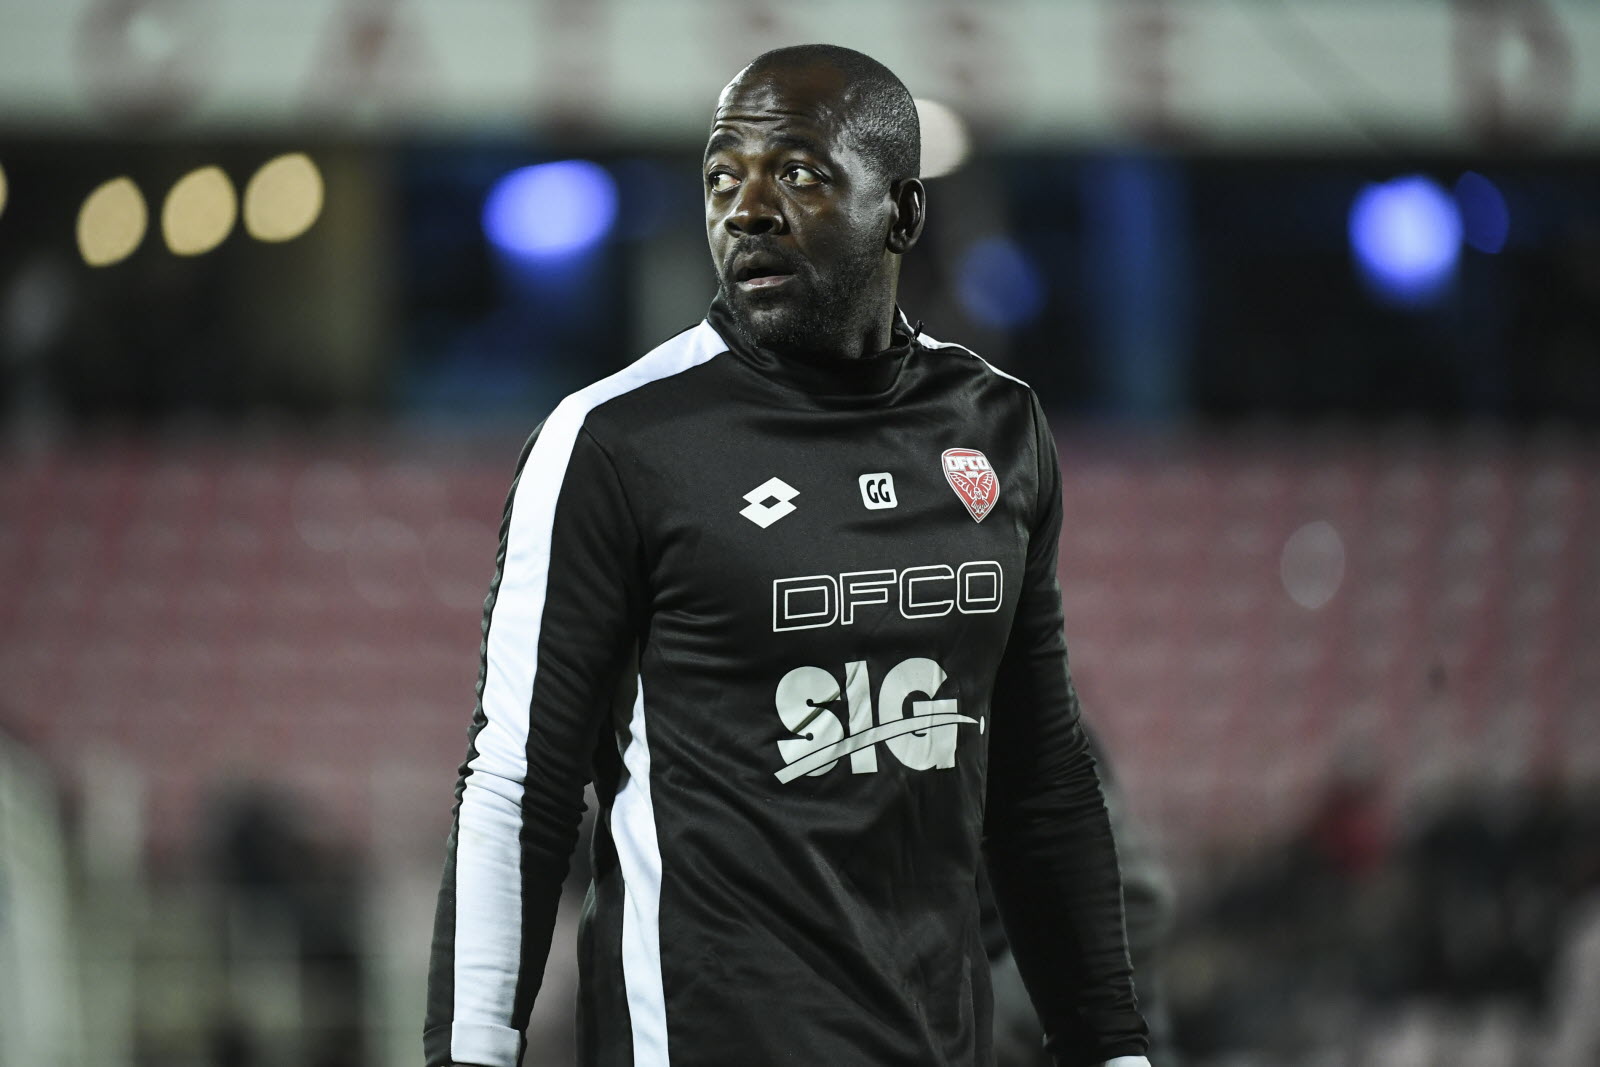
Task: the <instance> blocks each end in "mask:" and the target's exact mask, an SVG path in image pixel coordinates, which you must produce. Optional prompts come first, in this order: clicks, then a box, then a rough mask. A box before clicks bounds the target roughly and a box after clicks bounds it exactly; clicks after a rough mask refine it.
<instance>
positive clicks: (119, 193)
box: [78, 178, 150, 267]
mask: <svg viewBox="0 0 1600 1067" xmlns="http://www.w3.org/2000/svg"><path fill="white" fill-rule="evenodd" d="M149 221H150V212H149V211H148V210H147V209H146V208H145V206H144V195H143V194H142V193H140V192H139V187H138V186H137V185H135V184H133V180H132V179H130V178H112V179H111V180H110V181H108V182H106V183H105V184H103V185H101V186H100V187H99V188H97V189H95V191H94V192H92V193H90V194H89V196H88V198H87V199H85V200H84V202H83V207H81V208H79V209H78V251H79V252H81V253H82V254H83V261H84V262H85V263H87V264H89V266H91V267H108V266H110V265H111V264H113V263H117V262H120V261H121V260H124V259H127V258H128V257H129V256H130V255H132V254H133V250H134V249H135V248H138V247H139V242H140V241H142V240H144V231H145V226H146V225H147V224H148V223H149Z"/></svg>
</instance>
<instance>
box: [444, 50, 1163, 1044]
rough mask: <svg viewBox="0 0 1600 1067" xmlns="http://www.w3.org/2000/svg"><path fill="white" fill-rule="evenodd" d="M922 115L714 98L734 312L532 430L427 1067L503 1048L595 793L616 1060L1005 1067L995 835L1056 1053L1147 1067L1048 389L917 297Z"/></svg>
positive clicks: (822, 75)
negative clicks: (1064, 537) (1064, 596)
mask: <svg viewBox="0 0 1600 1067" xmlns="http://www.w3.org/2000/svg"><path fill="white" fill-rule="evenodd" d="M919 150H920V144H919V134H918V130H917V124H916V112H915V108H914V106H913V104H912V101H911V97H910V95H909V94H908V93H907V92H906V90H905V87H904V86H903V85H901V84H900V82H899V80H898V79H896V78H895V77H894V75H893V74H891V73H890V72H889V71H888V70H887V69H885V68H884V67H883V66H882V65H880V64H878V63H877V62H875V61H873V60H871V59H869V58H867V57H866V56H863V55H861V54H860V53H857V52H852V51H850V50H848V49H842V48H835V47H830V46H820V45H813V46H803V47H799V48H790V49H781V50H778V51H775V52H770V53H767V54H766V55H763V56H761V57H760V58H758V59H757V60H756V61H755V62H754V63H752V64H751V65H750V66H749V67H746V68H745V69H744V70H743V71H741V72H740V73H739V74H738V75H737V76H736V77H735V78H734V80H733V81H732V82H731V83H730V84H729V85H728V87H727V88H726V89H724V90H723V93H722V96H721V98H720V100H719V101H718V106H717V111H716V116H715V119H714V122H713V125H712V129H711V137H710V141H709V142H708V144H707V146H706V153H705V205H706V233H707V237H708V239H709V241H710V246H711V254H712V258H713V261H714V263H715V265H716V270H717V275H718V279H719V282H720V286H719V292H718V295H717V298H716V300H715V301H714V302H713V304H712V306H711V311H710V314H709V316H708V317H707V319H706V321H704V322H702V323H701V324H699V325H698V326H696V327H694V328H692V329H690V330H687V331H685V332H684V333H681V334H679V335H678V336H677V337H674V338H672V339H671V340H669V341H667V342H666V343H665V344H663V345H661V346H660V347H659V348H657V349H655V350H654V351H652V352H651V353H649V354H648V355H646V356H645V357H644V358H642V359H641V360H639V361H638V362H636V363H634V364H633V365H631V366H630V367H628V368H626V369H625V370H622V371H620V372H618V373H617V374H615V375H613V376H611V377H610V378H607V379H604V380H603V381H600V382H597V383H596V384H594V385H592V386H590V387H588V388H587V389H584V390H581V391H580V392H578V393H575V394H573V395H572V396H570V397H568V398H567V399H566V400H564V401H563V402H562V403H561V404H560V405H559V406H558V407H557V408H556V410H555V412H554V413H552V414H551V415H550V417H549V418H548V419H546V420H545V422H544V423H543V425H542V426H541V427H540V428H539V430H538V431H537V432H536V433H535V435H534V438H533V440H531V441H530V442H529V444H528V446H527V448H526V449H525V450H524V453H523V458H522V464H521V467H520V472H519V474H518V476H517V479H516V482H515V483H514V485H513V487H512V491H511V496H510V500H509V502H508V504H507V507H506V515H505V523H504V525H503V526H502V529H501V549H500V556H499V560H498V568H497V572H496V575H495V579H494V581H493V583H492V585H491V592H490V596H489V599H488V602H487V606H486V611H485V617H484V643H483V665H482V670H481V673H480V681H479V686H478V688H479V701H478V708H477V712H476V714H475V715H474V719H473V728H472V733H471V743H470V746H469V749H468V755H467V761H466V763H465V764H464V765H463V769H462V776H461V781H460V784H459V785H458V788H457V797H458V804H457V808H456V825H455V829H454V831H453V833H452V835H451V839H450V852H449V860H448V863H447V866H446V870H445V875H444V884H443V888H442V890H441V893H440V906H439V915H438V923H437V928H436V932H435V938H434V949H433V965H432V972H431V980H430V990H429V1006H428V1028H427V1033H426V1038H425V1043H426V1047H427V1054H428V1062H429V1064H431V1065H438V1064H445V1063H451V1062H454V1063H459V1064H484V1065H490V1067H510V1065H512V1064H515V1063H517V1062H518V1058H519V1056H520V1055H521V1053H522V1051H523V1049H522V1036H521V1029H522V1027H523V1025H524V1023H525V1021H526V1019H527V1016H528V1010H529V1006H530V1004H531V1003H532V1000H533V998H534V996H535V994H536V992H537V990H538V986H539V979H540V974H541V971H542V968H543V964H544V960H545V957H546V954H547V953H548V950H549V943H550V930H551V924H552V921H553V918H554V915H555V910H556V900H557V896H558V894H559V891H560V885H561V880H562V876H563V875H564V873H565V871H566V869H567V863H568V859H569V854H570V852H571V850H572V847H573V840H574V836H575V834H576V829H577V825H578V822H579V818H580V814H581V812H582V807H583V801H582V797H583V789H584V785H585V783H586V782H587V781H589V780H590V779H591V776H592V780H593V782H594V786H595V791H596V794H597V795H598V797H599V800H600V813H599V818H598V821H597V829H596V842H595V846H594V879H593V882H592V884H591V887H590V893H589V897H588V900H587V902H586V914H585V924H584V932H583V935H582V937H581V939H580V941H581V943H580V946H579V962H580V971H581V992H580V1004H579V1044H580V1059H581V1060H582V1062H583V1063H584V1064H586V1065H588V1064H594V1065H612V1064H619V1065H620V1064H631V1065H635V1067H664V1065H669V1064H693V1065H696V1067H705V1065H730V1067H732V1065H739V1067H765V1065H770V1064H787V1063H793V1064H836V1065H839V1067H847V1065H848V1067H857V1065H861V1067H890V1065H895V1067H898V1065H905V1067H932V1065H951V1067H954V1065H961V1067H969V1065H971V1067H976V1065H981V1064H984V1063H986V1062H988V1060H989V1058H990V991H989V975H988V965H987V961H986V959H985V955H984V944H983V939H982V936H981V932H980V928H979V919H978V904H977V897H976V891H975V883H976V881H977V877H978V873H979V868H980V864H981V859H982V857H984V856H986V857H987V860H988V866H989V871H990V874H991V876H992V879H993V882H994V886H995V894H996V898H997V900H998V902H999V904H1000V908H1001V912H1002V914H1003V916H1004V918H1005V922H1006V924H1007V927H1008V929H1009V931H1010V933H1011V934H1012V938H1013V941H1014V942H1015V944H1016V955H1017V960H1018V964H1019V966H1020V969H1021V973H1022V975H1023V976H1024V979H1025V981H1026V982H1027V985H1028V989H1029V991H1030V993H1031V995H1032V997H1033V1000H1034V1002H1035V1004H1036V1006H1037V1008H1038V1010H1039V1014H1040V1016H1041V1019H1042V1021H1043V1022H1044V1026H1045V1032H1046V1035H1047V1042H1048V1045H1049V1048H1050V1050H1051V1052H1052V1054H1053V1055H1054V1056H1055V1057H1056V1059H1057V1061H1058V1062H1059V1063H1062V1064H1072V1065H1085V1064H1100V1063H1104V1062H1110V1063H1113V1064H1116V1065H1117V1067H1125V1065H1129V1064H1143V1063H1144V1062H1145V1061H1144V1059H1143V1057H1142V1053H1143V1051H1144V1048H1145V1028H1144V1024H1143V1022H1142V1020H1141V1019H1140V1017H1139V1013H1138V1011H1137V1008H1136V1007H1135V1004H1134V998H1133V991H1132V985H1131V979H1130V974H1129V971H1130V969H1129V966H1128V958H1127V951H1126V948H1125V946H1124V938H1123V932H1122V910H1121V896H1120V894H1121V889H1120V883H1119V880H1118V874H1117V866H1116V855H1115V852H1114V849H1113V845H1112V840H1111V834H1110V830H1109V827H1108V824H1107V819H1106V813H1105V806H1104V803H1103V801H1102V799H1101V793H1100V787H1099V784H1098V781H1097V778H1096V774H1095V769H1094V762H1093V759H1092V758H1091V757H1090V755H1089V754H1088V751H1087V749H1086V747H1085V743H1084V737H1083V733H1082V730H1081V728H1080V726H1079V723H1078V706H1077V699H1076V696H1075V695H1074V693H1073V690H1072V685H1071V682H1070V680H1069V677H1068V674H1067V667H1066V652H1065V646H1064V644H1063V639H1062V634H1061V606H1060V594H1059V591H1058V588H1057V586H1056V581H1055V562H1056V543H1057V537H1058V534H1059V531H1060V526H1061V500H1060V481H1059V478H1060V474H1059V470H1058V469H1057V466H1056V458H1055V449H1054V445H1053V442H1052V438H1051V436H1050V434H1049V431H1048V429H1047V427H1046V426H1045V422H1044V418H1043V415H1042V413H1041V412H1040V410H1039V405H1038V403H1037V401H1036V400H1035V399H1034V397H1033V394H1032V393H1031V391H1030V390H1029V389H1028V388H1027V387H1026V386H1025V385H1023V384H1022V383H1020V382H1018V381H1016V380H1015V379H1012V378H1009V377H1008V376H1006V375H1004V374H1002V373H1000V372H998V371H996V370H994V369H992V368H991V367H989V366H988V365H987V364H985V363H984V362H983V361H982V360H980V359H978V358H977V357H976V356H974V355H973V354H972V353H970V352H968V351H966V350H965V349H962V348H959V347H956V346H953V345H944V344H941V343H940V342H937V341H934V340H932V339H931V338H929V337H927V336H926V335H923V334H921V333H920V332H919V331H918V330H917V329H916V328H914V327H912V326H910V324H909V323H908V322H907V320H906V319H905V318H904V317H903V316H901V315H899V314H898V312H897V310H896V307H895V291H896V283H897V277H898V270H899V262H900V257H901V256H902V255H903V254H905V253H906V252H907V251H909V250H910V249H911V247H912V246H913V245H914V244H915V243H916V241H917V238H918V236H919V234H920V233H921V231H922V225H923V215H924V209H925V194H924V190H923V187H922V184H921V183H920V182H919V181H918V180H917V177H916V175H917V164H918V154H919Z"/></svg>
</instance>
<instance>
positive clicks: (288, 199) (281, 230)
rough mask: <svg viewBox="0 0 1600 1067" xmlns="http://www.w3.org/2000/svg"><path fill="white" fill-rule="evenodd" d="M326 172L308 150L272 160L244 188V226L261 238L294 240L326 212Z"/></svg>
mask: <svg viewBox="0 0 1600 1067" xmlns="http://www.w3.org/2000/svg"><path fill="white" fill-rule="evenodd" d="M322 199H323V187H322V173H321V172H320V171H318V170H317V165H316V164H315V163H313V162H312V161H311V157H310V156H308V155H306V154H305V153H304V152H291V153H289V154H288V155H282V156H278V157H277V158H276V159H269V160H268V161H267V162H265V163H263V164H262V165H261V169H260V170H258V171H256V172H255V174H254V175H253V176H252V177H251V178H250V182H249V184H248V185H246V186H245V190H244V228H245V229H246V230H247V231H249V233H250V236H252V237H254V238H256V239H257V240H259V241H291V240H293V239H294V238H296V237H299V236H300V235H301V234H303V233H305V232H306V231H307V230H309V229H310V228H311V224H312V223H314V222H316V221H317V216H318V215H320V214H322Z"/></svg>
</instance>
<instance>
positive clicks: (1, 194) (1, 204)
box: [0, 167, 6, 215]
mask: <svg viewBox="0 0 1600 1067" xmlns="http://www.w3.org/2000/svg"><path fill="white" fill-rule="evenodd" d="M5 213H6V168H4V167H0V215H4V214H5Z"/></svg>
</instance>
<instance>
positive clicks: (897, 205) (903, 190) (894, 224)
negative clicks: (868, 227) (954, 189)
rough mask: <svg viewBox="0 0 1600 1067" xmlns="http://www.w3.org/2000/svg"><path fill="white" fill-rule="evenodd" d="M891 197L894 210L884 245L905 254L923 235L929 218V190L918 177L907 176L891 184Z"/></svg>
mask: <svg viewBox="0 0 1600 1067" xmlns="http://www.w3.org/2000/svg"><path fill="white" fill-rule="evenodd" d="M889 199H890V201H891V203H892V205H893V208H894V211H893V214H892V215H891V217H890V219H889V237H888V239H887V240H886V241H885V242H884V245H885V247H887V248H888V249H889V251H891V252H893V253H894V254H895V255H897V256H903V255H905V254H906V253H907V252H909V251H910V250H911V246H912V245H914V244H916V243H917V238H919V237H921V236H922V224H923V223H924V222H926V221H927V220H928V190H927V189H926V188H925V187H924V186H923V184H922V182H921V181H919V180H918V179H916V178H905V179H902V180H901V181H897V182H895V183H893V184H892V185H890V186H889Z"/></svg>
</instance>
